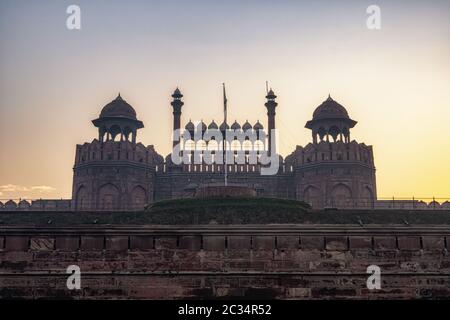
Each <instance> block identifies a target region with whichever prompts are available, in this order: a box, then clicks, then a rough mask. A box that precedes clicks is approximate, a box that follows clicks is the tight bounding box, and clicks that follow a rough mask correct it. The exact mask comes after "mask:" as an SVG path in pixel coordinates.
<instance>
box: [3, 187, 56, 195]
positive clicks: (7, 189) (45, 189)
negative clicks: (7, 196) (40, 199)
mask: <svg viewBox="0 0 450 320" xmlns="http://www.w3.org/2000/svg"><path fill="white" fill-rule="evenodd" d="M55 190H56V189H55V188H53V187H50V186H32V187H27V186H21V185H16V184H5V185H2V186H0V195H3V193H4V192H30V191H35V192H41V193H46V192H51V191H55Z"/></svg>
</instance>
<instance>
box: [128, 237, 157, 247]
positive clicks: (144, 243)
mask: <svg viewBox="0 0 450 320" xmlns="http://www.w3.org/2000/svg"><path fill="white" fill-rule="evenodd" d="M153 245H154V244H153V237H152V236H130V249H131V250H150V249H153Z"/></svg>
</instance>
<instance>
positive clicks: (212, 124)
mask: <svg viewBox="0 0 450 320" xmlns="http://www.w3.org/2000/svg"><path fill="white" fill-rule="evenodd" d="M208 129H213V130H215V129H219V127H218V126H217V124H216V123H215V122H214V120H213V121H212V122H211V123H210V124H209V126H208Z"/></svg>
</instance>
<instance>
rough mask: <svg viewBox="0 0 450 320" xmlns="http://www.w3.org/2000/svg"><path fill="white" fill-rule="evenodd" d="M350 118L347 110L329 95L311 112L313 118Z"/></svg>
mask: <svg viewBox="0 0 450 320" xmlns="http://www.w3.org/2000/svg"><path fill="white" fill-rule="evenodd" d="M322 119H350V118H349V116H348V113H347V110H345V108H344V107H343V106H342V105H340V104H339V103H337V102H336V101H334V100H333V99H332V98H331V97H330V96H328V99H327V100H325V101H324V102H323V103H322V104H321V105H320V106H318V107H317V108H316V110H315V111H314V113H313V120H322Z"/></svg>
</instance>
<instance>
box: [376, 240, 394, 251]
mask: <svg viewBox="0 0 450 320" xmlns="http://www.w3.org/2000/svg"><path fill="white" fill-rule="evenodd" d="M374 242H375V249H386V250H395V249H397V241H396V239H395V237H374Z"/></svg>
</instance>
